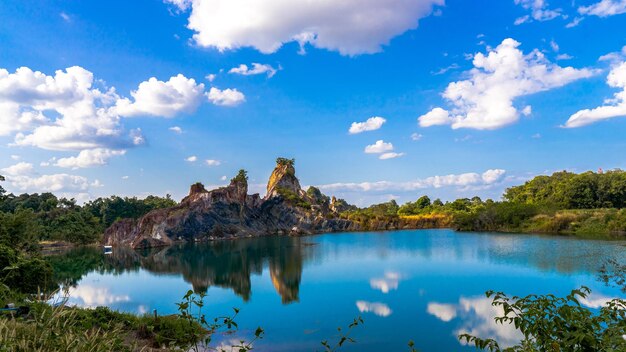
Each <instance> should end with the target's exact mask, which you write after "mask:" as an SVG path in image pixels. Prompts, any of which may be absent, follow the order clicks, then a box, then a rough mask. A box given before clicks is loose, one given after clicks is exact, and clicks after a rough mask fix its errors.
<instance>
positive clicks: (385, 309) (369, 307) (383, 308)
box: [356, 301, 393, 318]
mask: <svg viewBox="0 0 626 352" xmlns="http://www.w3.org/2000/svg"><path fill="white" fill-rule="evenodd" d="M356 306H357V308H358V309H359V312H361V313H368V312H372V313H374V314H375V315H378V316H379V317H383V318H385V317H388V316H390V315H391V313H393V311H392V310H391V308H389V306H388V305H386V304H384V303H380V302H367V301H357V302H356Z"/></svg>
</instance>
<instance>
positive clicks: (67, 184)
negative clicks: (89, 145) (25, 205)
mask: <svg viewBox="0 0 626 352" xmlns="http://www.w3.org/2000/svg"><path fill="white" fill-rule="evenodd" d="M0 171H2V172H3V173H4V174H5V175H6V179H7V182H9V183H10V184H11V186H12V187H13V188H14V189H17V190H19V191H22V192H29V193H35V192H62V191H64V192H85V191H87V190H88V189H89V187H90V185H91V184H90V183H89V180H87V179H86V178H85V177H82V176H75V175H68V174H55V175H37V174H36V173H35V170H34V168H33V165H32V164H30V163H25V162H20V163H17V164H15V165H12V166H9V167H6V168H4V169H2V170H0Z"/></svg>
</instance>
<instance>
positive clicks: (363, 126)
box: [348, 116, 387, 134]
mask: <svg viewBox="0 0 626 352" xmlns="http://www.w3.org/2000/svg"><path fill="white" fill-rule="evenodd" d="M385 122H387V120H386V119H385V118H384V117H380V116H374V117H370V118H369V119H367V120H366V121H365V122H353V123H352V125H350V129H349V130H348V132H349V133H350V134H357V133H362V132H367V131H375V130H377V129H379V128H381V127H382V126H383V124H384V123H385Z"/></svg>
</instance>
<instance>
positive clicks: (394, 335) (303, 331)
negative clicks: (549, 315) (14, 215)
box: [54, 230, 626, 351]
mask: <svg viewBox="0 0 626 352" xmlns="http://www.w3.org/2000/svg"><path fill="white" fill-rule="evenodd" d="M624 245H625V242H603V241H591V240H578V239H571V238H564V237H548V236H535V235H514V234H488V233H456V232H453V231H450V230H407V231H391V232H379V233H372V232H370V233H345V234H329V235H320V236H310V237H299V238H295V237H264V238H254V239H241V240H235V241H222V242H216V243H209V244H188V245H181V246H174V247H169V248H162V249H152V250H146V251H133V250H130V249H115V250H114V252H113V254H111V255H106V256H105V255H104V254H102V253H101V252H100V251H98V250H94V249H78V250H75V251H73V252H71V253H68V254H67V255H65V256H60V257H56V258H55V259H54V260H55V266H56V267H57V268H61V269H62V272H61V275H62V276H63V279H64V280H65V281H66V282H68V283H70V284H74V285H75V288H74V289H73V290H72V291H71V298H70V301H71V303H74V304H77V305H80V306H88V307H94V306H101V305H105V306H109V307H111V308H113V309H117V310H120V311H126V312H134V313H146V312H150V313H151V312H153V310H154V309H156V310H157V312H158V314H169V313H174V312H175V311H176V306H175V303H176V302H179V301H180V299H181V297H182V296H183V295H184V294H185V292H186V291H187V290H189V289H193V290H195V291H196V292H206V293H207V294H208V296H207V298H206V303H207V312H208V314H209V315H221V314H224V313H228V312H229V311H230V309H231V307H238V308H240V309H241V313H240V316H239V317H238V322H239V325H240V327H241V328H242V330H241V331H240V332H239V334H238V336H243V337H245V336H249V335H250V334H251V333H252V331H254V329H255V328H256V327H257V326H259V325H260V326H262V327H263V328H264V329H265V330H266V337H265V338H264V339H263V340H262V341H261V342H259V343H258V344H257V345H256V347H257V350H259V351H300V350H301V351H315V350H321V349H322V348H321V345H320V341H321V340H325V339H329V340H332V339H333V337H334V336H336V334H337V330H336V328H337V327H338V326H346V325H347V324H349V323H350V322H351V320H352V319H353V318H355V317H357V316H359V315H360V316H362V317H363V319H364V320H365V325H364V326H363V327H359V328H358V329H356V330H355V331H354V332H353V336H354V337H355V338H356V340H357V341H358V345H354V346H351V347H349V348H346V349H345V350H347V351H380V350H383V349H387V350H390V351H399V350H406V343H407V341H409V340H414V341H415V342H416V346H417V347H419V349H420V350H421V351H444V350H446V351H454V350H473V348H469V347H467V346H463V345H462V344H461V343H460V342H459V340H458V339H457V335H458V334H459V333H463V332H470V333H472V334H475V335H479V336H481V337H484V338H487V337H490V338H496V339H497V340H498V341H501V342H503V343H504V344H505V345H506V344H507V343H508V344H513V343H515V342H516V341H517V340H518V339H519V336H518V335H517V334H516V332H515V331H514V330H513V329H511V328H510V327H509V326H502V325H496V324H495V323H494V322H493V317H494V316H495V315H496V314H497V313H498V312H497V311H496V310H495V309H494V308H493V307H492V306H491V305H490V300H489V299H487V298H486V297H485V295H484V293H485V291H487V290H497V291H504V292H506V293H509V294H511V295H526V294H530V293H555V294H559V295H565V294H567V293H569V292H570V290H571V289H573V288H578V287H580V286H581V285H585V286H588V287H590V288H591V289H592V290H593V295H592V296H591V297H589V299H587V300H586V301H585V302H583V303H584V304H586V305H588V306H590V307H598V306H599V305H601V304H602V303H603V302H605V301H606V300H607V299H610V298H613V297H623V293H622V292H621V291H620V290H619V289H617V288H610V287H606V286H604V285H603V284H602V283H601V282H599V281H598V280H597V276H596V275H597V271H598V269H599V267H600V266H601V265H602V264H603V262H604V260H605V259H608V258H616V259H619V260H622V261H623V260H624V259H626V256H625V255H624ZM231 338H233V336H230V337H224V344H227V342H228V341H227V340H228V339H231Z"/></svg>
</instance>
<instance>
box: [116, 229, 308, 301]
mask: <svg viewBox="0 0 626 352" xmlns="http://www.w3.org/2000/svg"><path fill="white" fill-rule="evenodd" d="M313 250H314V247H311V246H306V247H305V246H304V245H303V243H302V241H301V239H300V238H297V237H278V236H271V237H261V238H251V239H240V240H237V241H219V242H213V243H202V244H185V245H179V246H172V247H167V248H161V249H145V250H139V251H135V250H133V249H130V248H116V249H115V250H114V251H113V254H112V255H111V256H107V257H106V258H105V260H106V261H107V262H108V264H110V265H113V266H116V267H124V268H132V267H135V268H136V267H137V263H140V266H141V268H142V269H145V270H148V271H150V272H153V273H157V274H182V276H183V278H184V279H185V281H187V282H190V283H191V284H192V286H193V289H194V291H196V292H206V291H207V290H208V289H209V288H210V287H211V286H217V287H223V288H230V289H232V290H233V291H234V292H235V293H236V294H237V295H239V296H241V297H242V298H243V299H244V300H245V301H248V300H249V299H250V297H251V295H252V287H251V286H252V285H251V275H252V274H257V275H260V274H262V272H263V266H264V264H265V263H268V265H269V272H270V277H271V280H272V284H273V285H274V287H275V288H276V291H277V293H278V294H279V295H280V296H281V300H282V302H283V303H284V304H287V303H291V302H294V301H298V293H299V288H300V280H301V276H302V268H303V261H304V260H305V259H306V258H308V257H310V256H311V255H310V254H311V253H312V252H313Z"/></svg>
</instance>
